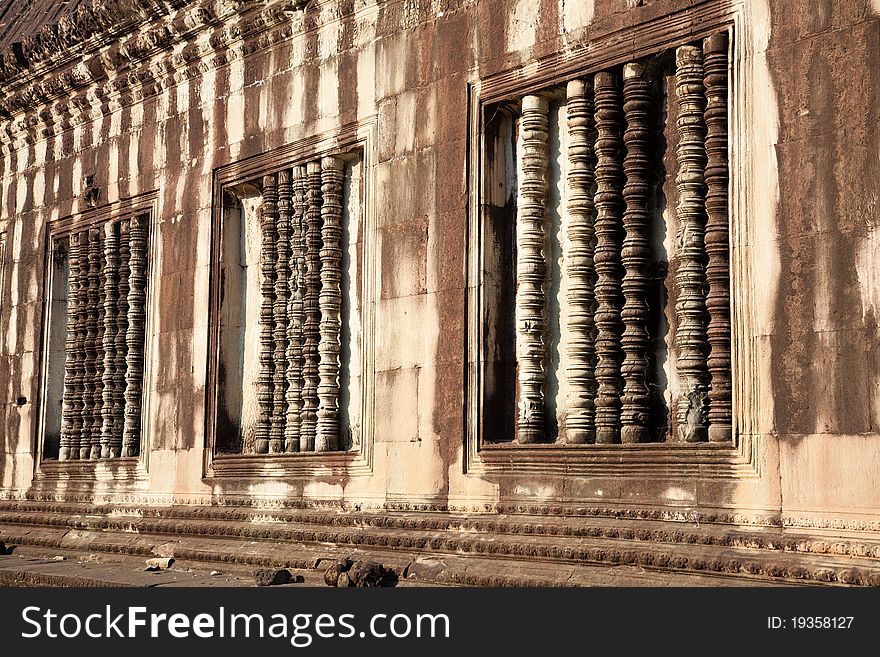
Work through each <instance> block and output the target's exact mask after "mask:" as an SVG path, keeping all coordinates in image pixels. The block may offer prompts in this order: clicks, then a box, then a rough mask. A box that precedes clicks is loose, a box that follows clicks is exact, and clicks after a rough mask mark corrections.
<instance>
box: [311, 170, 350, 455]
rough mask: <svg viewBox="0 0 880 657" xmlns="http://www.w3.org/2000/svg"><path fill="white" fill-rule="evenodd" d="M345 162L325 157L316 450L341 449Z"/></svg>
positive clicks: (322, 188)
mask: <svg viewBox="0 0 880 657" xmlns="http://www.w3.org/2000/svg"><path fill="white" fill-rule="evenodd" d="M344 166H345V165H344V162H343V161H342V160H341V159H339V158H337V157H325V158H323V159H322V160H321V171H322V179H321V180H322V182H321V195H322V199H323V205H322V206H321V221H322V224H323V225H322V228H321V237H322V240H323V245H322V248H321V294H320V297H319V307H320V311H321V322H320V335H321V342H320V344H319V346H318V352H319V353H320V365H319V367H318V370H319V374H320V383H319V384H318V398H319V405H318V426H317V431H316V435H315V451H319V452H326V451H332V450H336V449H339V352H340V350H341V345H340V330H341V328H342V316H341V312H342V182H343V177H344Z"/></svg>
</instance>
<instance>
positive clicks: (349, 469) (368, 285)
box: [203, 117, 378, 479]
mask: <svg viewBox="0 0 880 657" xmlns="http://www.w3.org/2000/svg"><path fill="white" fill-rule="evenodd" d="M377 136H378V120H377V117H369V118H366V119H362V120H360V121H358V122H355V123H350V124H346V125H344V126H342V127H340V128H337V129H335V130H331V131H326V132H323V133H319V134H316V135H313V136H311V137H308V138H306V139H302V140H300V141H297V142H294V143H292V144H288V145H286V146H283V147H281V148H278V149H275V150H272V151H269V152H266V153H261V154H259V155H255V156H251V157H248V158H245V159H243V160H240V161H237V162H232V163H230V164H227V165H224V166H222V167H220V168H218V169H216V170H215V171H214V187H213V201H212V208H213V210H212V221H211V276H210V293H209V294H210V297H209V299H210V300H209V303H210V308H209V321H208V327H209V329H208V330H209V336H208V359H207V360H208V373H207V379H206V381H207V385H206V386H205V388H206V399H205V408H206V413H205V448H204V461H203V477H204V478H206V479H212V478H217V479H225V478H283V477H295V478H305V479H310V478H314V477H316V476H326V475H327V474H344V475H345V476H368V475H370V474H372V472H373V436H374V426H375V421H374V409H375V403H374V399H375V367H374V363H375V358H374V355H373V352H374V349H375V342H376V341H375V329H374V323H375V322H374V315H375V298H376V294H375V290H376V283H375V280H374V279H375V272H376V265H375V258H376V255H374V249H375V232H376V223H375V210H374V199H375V193H374V190H373V186H374V184H375V177H374V174H373V168H374V164H375V159H376V148H377V144H378V139H377ZM352 151H358V152H359V153H360V155H361V157H362V160H361V161H362V171H363V173H362V175H363V179H362V183H361V184H362V189H363V199H364V200H363V206H362V208H361V211H362V214H361V220H362V224H361V228H360V230H361V231H362V235H363V237H362V246H361V250H360V253H359V257H360V258H361V259H362V262H363V266H362V279H361V299H362V302H363V303H362V307H361V309H360V313H361V317H360V319H361V322H362V324H361V326H362V338H361V340H362V341H361V362H362V379H361V380H362V385H361V391H360V396H361V438H360V441H359V442H358V444H357V445H356V448H355V449H351V450H348V451H338V452H314V451H312V452H295V453H278V454H228V453H217V451H216V445H217V440H216V434H217V415H218V393H219V386H218V382H219V376H220V375H219V359H220V324H221V318H220V313H221V303H220V302H221V293H222V285H221V280H220V267H219V266H218V265H219V258H220V248H221V231H222V226H223V219H224V207H223V199H224V195H225V194H226V193H227V192H226V189H227V188H231V187H233V186H235V185H240V184H242V183H245V182H247V181H249V180H252V179H254V178H256V177H258V176H260V175H262V174H263V173H265V172H266V171H277V170H280V169H283V168H286V167H289V166H291V165H293V164H295V163H302V162H303V161H305V160H307V159H315V158H317V157H326V156H333V155H344V154H346V153H351V152H352Z"/></svg>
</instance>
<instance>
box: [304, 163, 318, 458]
mask: <svg viewBox="0 0 880 657" xmlns="http://www.w3.org/2000/svg"><path fill="white" fill-rule="evenodd" d="M306 176H307V188H306V189H307V191H306V200H307V202H308V208H307V210H306V293H305V298H304V300H303V304H304V306H305V326H304V327H303V334H304V336H303V337H304V345H303V407H302V419H301V421H300V449H301V450H302V451H307V452H311V451H314V449H315V437H316V435H317V428H318V415H317V413H318V385H319V383H320V374H319V369H318V365H319V362H318V359H319V353H318V343H319V342H320V322H321V309H320V301H319V298H320V291H321V206H322V203H323V201H322V198H321V162H320V161H314V162H309V163H308V165H307V168H306Z"/></svg>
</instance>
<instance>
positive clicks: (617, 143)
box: [480, 32, 732, 445]
mask: <svg viewBox="0 0 880 657" xmlns="http://www.w3.org/2000/svg"><path fill="white" fill-rule="evenodd" d="M729 51H730V36H729V34H728V33H726V32H725V33H719V34H715V35H712V36H709V37H707V38H705V39H699V40H694V41H692V42H688V43H684V44H681V45H678V46H677V47H674V48H670V49H667V50H665V51H663V52H660V53H658V54H656V55H650V56H647V57H642V58H638V59H634V60H632V61H629V62H624V63H622V64H620V65H617V66H613V67H608V68H606V69H604V70H601V71H598V72H595V73H592V74H588V75H581V76H578V77H575V78H572V79H569V80H565V81H562V82H561V83H560V84H557V85H556V86H553V87H548V88H542V89H537V90H535V91H534V92H529V93H526V94H522V95H519V96H517V97H515V98H510V99H507V100H503V101H500V102H497V103H494V104H492V105H488V106H486V107H484V114H483V137H482V140H483V147H482V148H483V158H484V159H483V165H482V181H481V189H482V208H481V217H482V226H483V229H482V230H483V237H482V243H483V250H482V267H481V272H482V281H481V287H482V292H481V294H482V299H483V301H482V304H481V305H482V309H483V310H482V313H483V314H482V317H483V320H482V331H481V341H480V349H481V352H482V354H483V356H482V358H481V361H482V392H481V395H482V397H481V399H482V402H481V407H482V429H481V442H482V444H484V445H491V444H504V443H513V444H535V443H539V444H547V443H556V444H574V445H578V444H606V445H607V444H615V443H624V444H628V443H648V442H664V443H670V444H693V443H700V442H714V443H729V442H730V441H732V404H731V357H730V349H731V347H730V343H731V323H730V317H731V315H730V290H729V278H730V271H729V216H728V185H729V167H728V148H727V139H728V119H729V110H728V78H729V71H728V67H729V62H730V61H731V58H730V52H729ZM667 168H668V170H667Z"/></svg>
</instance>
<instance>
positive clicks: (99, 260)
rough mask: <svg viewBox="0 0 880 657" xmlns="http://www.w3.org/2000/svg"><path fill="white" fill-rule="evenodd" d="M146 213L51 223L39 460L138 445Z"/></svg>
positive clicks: (134, 451)
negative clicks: (61, 225)
mask: <svg viewBox="0 0 880 657" xmlns="http://www.w3.org/2000/svg"><path fill="white" fill-rule="evenodd" d="M150 216H151V215H150V213H149V212H134V213H131V214H128V215H124V216H122V217H115V218H112V219H106V218H103V219H101V220H96V221H89V222H86V223H82V222H80V224H79V225H78V226H77V227H75V228H74V229H72V230H68V231H67V232H60V231H57V232H56V231H52V232H50V259H49V263H50V267H51V272H50V278H49V282H50V286H49V293H50V298H49V300H48V340H47V364H46V374H45V377H46V378H45V380H46V391H45V396H44V399H45V404H46V410H45V414H44V420H43V421H44V429H43V444H42V456H43V459H44V460H57V461H86V460H98V459H117V458H133V457H138V456H139V455H140V454H141V453H142V451H143V444H142V408H143V379H144V362H145V361H144V351H145V346H146V326H147V294H148V284H147V282H148V269H149V231H150Z"/></svg>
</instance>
